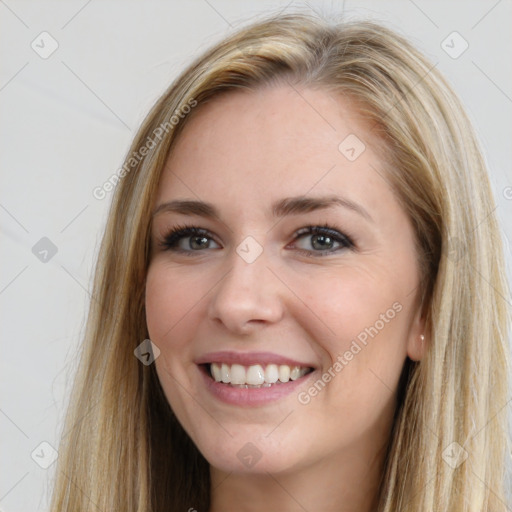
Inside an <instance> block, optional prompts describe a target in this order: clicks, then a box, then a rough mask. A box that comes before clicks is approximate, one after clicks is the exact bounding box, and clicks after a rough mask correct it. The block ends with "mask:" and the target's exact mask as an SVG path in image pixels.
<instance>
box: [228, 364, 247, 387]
mask: <svg viewBox="0 0 512 512" xmlns="http://www.w3.org/2000/svg"><path fill="white" fill-rule="evenodd" d="M223 366H224V365H223ZM245 378H246V377H245V368H244V367H243V366H242V365H241V364H233V365H231V384H245V383H246V382H245ZM251 384H252V383H251Z"/></svg>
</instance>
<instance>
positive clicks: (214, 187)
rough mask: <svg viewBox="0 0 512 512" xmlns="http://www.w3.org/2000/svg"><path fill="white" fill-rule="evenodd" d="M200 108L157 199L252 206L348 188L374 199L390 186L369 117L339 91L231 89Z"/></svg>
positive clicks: (177, 146) (165, 174)
mask: <svg viewBox="0 0 512 512" xmlns="http://www.w3.org/2000/svg"><path fill="white" fill-rule="evenodd" d="M197 108H198V111H196V112H194V116H193V117H192V118H191V119H190V121H189V122H188V124H187V125H186V126H185V127H184V130H183V132H182V133H181V135H180V137H179V139H178V140H177V141H176V144H175V146H174V148H173V150H172V152H171V154H170V155H169V158H168V161H167V163H166V166H165V169H164V172H163V176H162V181H161V184H160V189H159V193H158V199H159V200H167V199H169V198H170V197H169V196H170V195H172V196H175V195H176V196H186V197H189V198H191V199H192V198H195V199H197V197H199V198H201V199H204V198H206V197H210V198H211V197H213V198H215V200H218V201H230V202H234V203H237V204H239V205H240V204H243V205H245V206H248V205H249V204H251V203H252V201H257V202H259V203H261V201H264V200H269V202H271V201H272V200H275V199H278V198H279V197H282V196H284V195H287V196H291V195H305V194H308V193H310V192H311V193H317V192H318V193H336V192H340V191H341V190H343V192H344V193H348V194H349V195H353V197H354V198H357V197H359V198H361V199H362V198H363V197H365V198H366V202H368V201H370V202H371V201H372V198H374V199H377V198H378V197H380V200H381V201H382V200H385V196H386V193H390V192H391V191H390V190H389V186H388V184H387V183H386V181H385V180H384V179H383V174H384V173H383V172H382V169H381V162H380V159H379V157H378V155H377V152H376V150H375V147H374V142H373V141H374V137H373V135H372V133H371V124H370V123H369V122H367V121H366V120H365V119H363V117H362V116H361V115H360V114H359V112H358V110H357V108H356V107H355V104H353V103H351V102H350V100H349V99H347V98H345V97H342V96H341V95H338V96H335V95H333V94H332V93H330V92H328V91H326V90H322V89H310V88H300V89H299V88H296V87H292V86H289V85H282V86H273V87H267V88H263V89H259V90H256V91H245V90H244V91H236V92H229V93H227V94H224V95H222V96H220V97H217V98H214V99H213V100H212V101H211V102H209V103H207V104H203V105H201V106H199V107H197ZM354 157H355V158H354ZM382 189H388V190H387V191H385V190H382ZM194 196H196V197H194Z"/></svg>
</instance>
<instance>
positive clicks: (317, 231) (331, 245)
mask: <svg viewBox="0 0 512 512" xmlns="http://www.w3.org/2000/svg"><path fill="white" fill-rule="evenodd" d="M297 239H298V240H300V239H303V240H304V241H306V240H307V242H306V243H305V244H304V245H305V246H306V247H302V248H301V249H300V251H301V252H304V251H305V252H308V253H310V252H313V253H314V252H316V253H317V254H314V256H317V255H318V253H321V254H323V253H333V252H336V251H338V250H340V249H350V248H352V247H354V244H353V242H352V240H351V239H350V238H349V237H348V236H347V235H344V234H343V233H340V232H339V231H337V230H334V229H332V228H329V227H327V226H324V227H322V226H308V227H307V228H304V229H302V230H300V231H299V232H298V233H297ZM336 244H337V246H336Z"/></svg>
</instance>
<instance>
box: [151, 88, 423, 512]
mask: <svg viewBox="0 0 512 512" xmlns="http://www.w3.org/2000/svg"><path fill="white" fill-rule="evenodd" d="M198 108H200V111H198V112H195V114H196V115H195V117H194V118H192V119H191V120H190V123H189V124H188V125H187V126H186V128H185V130H184V132H183V133H182V134H181V136H180V138H179V140H178V143H177V145H176V147H175V148H174V150H173V151H172V153H171V155H170V157H169V159H168V161H167V164H166V166H165V169H164V172H163V176H162V181H161V183H160V186H159V190H158V194H157V198H156V202H155V209H156V208H157V207H158V206H160V205H161V204H163V203H166V202H169V201H172V200H178V199H179V200H192V201H204V202H207V203H211V204H212V205H213V206H214V207H215V208H216V210H217V214H218V217H211V218H209V217H205V216H202V215H198V214H197V212H196V214H194V215H187V214H185V213H177V212H175V211H169V210H165V209H161V210H160V211H159V212H158V213H157V214H156V215H155V216H154V218H153V224H152V234H151V236H152V239H151V240H152V252H151V261H150V266H149V269H148V274H147V282H146V318H147V325H148V331H149V335H150V338H151V340H152V341H153V342H154V343H155V345H157V346H158V347H159V349H160V350H161V355H160V357H158V358H157V359H156V361H155V364H156V370H157V373H158V377H159V379H160V382H161V384H162V387H163V390H164V392H165V394H166V397H167V399H168V401H169V403H170V405H171V407H172V409H173V410H174V412H175V414H176V416H177V417H178V419H179V421H180V423H181V424H182V426H183V427H184V429H185V430H186V431H187V433H188V434H189V436H190V437H191V439H192V440H193V441H194V443H195V444H196V446H197V447H198V449H199V450H200V451H201V453H202V454H203V455H204V457H205V458H206V460H207V461H208V462H209V463H210V467H211V478H212V493H211V508H210V512H220V511H226V510H238V511H253V510H254V511H258V512H261V511H262V510H271V511H273V510H279V511H281V512H287V511H296V510H301V511H303V510H309V511H311V510H322V511H335V510H336V511H344V512H347V511H352V512H366V511H368V512H369V511H371V510H372V509H373V507H374V506H375V496H376V492H377V488H378V485H379V479H380V478H381V475H382V469H383V457H384V454H385V449H386V446H387V444H388V442H389V435H390V429H391V425H392V417H393V413H394V410H395V407H396V402H395V400H396V390H397V387H398V380H399V377H400V373H401V370H402V367H403V364H404V362H405V359H406V357H407V356H409V357H410V358H411V359H414V360H418V359H420V358H421V357H422V355H423V354H422V347H423V344H422V343H421V341H420V335H421V334H422V333H423V329H424V325H423V320H422V318H421V316H420V314H419V308H418V298H419V288H418V285H419V278H420V276H419V273H418V263H417V253H416V251H415V246H414V233H413V228H412V226H411V224H410V222H409V219H408V217H407V215H406V214H405V213H404V211H403V210H402V209H401V207H400V205H399V204H398V202H397V200H396V198H395V196H394V194H393V192H392V190H391V188H390V185H389V183H388V181H387V180H385V179H383V176H384V171H383V169H382V165H381V161H380V159H379V156H378V154H377V153H376V151H374V145H373V144H372V138H371V134H370V130H369V126H368V125H366V124H365V121H364V120H363V119H361V118H360V116H359V115H358V113H357V111H356V110H354V109H353V107H352V106H351V103H350V102H349V101H348V100H347V99H346V98H340V97H335V96H334V95H333V94H332V93H329V92H326V91H325V90H321V89H311V88H297V87H296V88H292V87H290V86H288V85H278V86H272V87H267V88H265V89H260V90H258V91H255V92H247V91H244V92H240V91H237V92H234V93H229V94H227V95H225V96H223V97H219V98H216V99H215V100H214V101H211V102H210V103H208V104H206V105H203V106H201V107H198ZM349 134H356V136H357V137H359V138H360V139H361V140H362V141H364V143H365V145H366V149H365V150H364V151H363V152H362V153H361V154H360V156H358V157H357V158H356V159H355V160H354V161H349V160H348V159H347V158H346V157H345V155H344V154H342V152H341V151H340V150H339V149H338V146H339V144H340V142H342V141H343V140H344V139H345V138H346V137H347V136H348V135H349ZM327 195H329V196H332V195H336V196H339V197H343V198H344V199H347V200H349V201H351V202H353V203H355V204H356V205H357V206H358V207H360V209H364V211H365V212H366V214H364V213H360V212H358V211H356V210H354V209H352V208H347V207H344V206H338V205H336V206H331V207H329V208H324V209H315V210H312V211H301V212H298V213H297V212H295V213H293V212H292V213H288V214H287V215H285V216H282V217H273V214H272V205H273V204H274V203H275V202H277V201H279V200H282V199H283V198H287V197H292V196H301V197H307V198H317V197H320V196H327ZM176 224H178V225H186V226H192V225H194V226H198V227H200V228H203V229H204V230H206V231H207V232H208V234H207V235H204V234H200V235H197V234H196V235H194V234H192V235H190V234H188V235H185V236H183V237H182V238H181V239H180V240H179V241H178V242H176V243H175V245H174V250H173V249H172V248H167V249H164V248H163V247H161V246H159V244H160V243H161V242H162V241H163V240H164V238H165V236H166V235H167V234H168V232H169V230H170V229H171V228H172V226H174V225H176ZM324 225H328V226H329V227H330V228H331V229H335V230H336V232H340V233H343V234H345V235H346V236H348V237H349V238H351V239H352V241H353V242H354V247H349V248H347V247H344V246H343V243H342V242H340V241H339V240H337V239H336V237H334V238H333V235H332V232H331V235H329V234H325V233H321V234H320V235H319V234H314V233H313V234H301V235H300V236H299V235H297V231H298V230H300V229H301V228H304V227H307V226H324ZM248 236H250V237H252V238H253V239H254V240H255V241H257V244H259V247H260V249H261V250H262V252H261V254H259V256H257V258H256V259H255V260H254V261H252V262H248V260H247V259H245V258H243V257H242V256H243V255H244V252H243V251H242V252H240V251H239V252H237V247H239V246H240V244H241V243H242V242H243V241H244V240H245V239H246V238H247V237H248ZM251 243H252V244H254V242H251ZM176 246H177V247H178V248H181V252H178V251H177V250H176V248H177V247H176ZM241 247H242V248H243V249H245V251H249V252H250V253H252V254H255V252H254V251H256V249H255V247H256V248H258V246H257V245H248V244H247V241H246V243H245V245H244V244H242V246H241ZM301 251H302V252H301ZM329 251H330V252H329ZM319 254H320V255H319ZM393 304H395V309H396V308H398V309H399V312H397V311H396V310H394V309H393ZM397 304H398V306H397ZM390 309H391V313H393V314H392V315H391V313H389V311H390ZM386 312H388V313H387V315H388V316H387V317H386V318H385V320H386V321H385V322H383V321H382V320H381V321H380V322H378V321H379V319H382V318H383V317H382V316H381V315H382V314H386ZM391 316H392V319H390V318H389V317H391ZM370 326H374V327H376V330H377V334H375V332H373V334H374V335H373V336H371V337H370V336H369V337H368V342H367V344H366V345H363V344H361V343H359V345H360V347H361V350H360V351H358V352H357V354H356V355H354V356H353V358H351V360H349V361H348V362H347V361H346V360H345V362H346V364H344V365H343V368H342V370H341V371H338V370H336V369H335V370H334V371H333V365H334V364H335V362H336V361H339V360H340V359H339V358H338V357H339V356H340V355H341V356H343V354H344V353H346V351H348V350H349V349H350V346H351V343H352V341H353V340H355V339H357V336H358V335H359V336H360V337H361V333H362V332H365V328H369V327H370ZM218 351H222V352H229V353H230V354H235V355H234V356H233V357H235V358H236V357H238V356H239V355H240V354H242V355H244V354H245V355H247V354H249V356H251V354H253V353H255V352H257V353H261V352H265V353H267V354H270V356H268V357H270V358H272V357H274V356H275V357H276V358H277V357H279V356H281V357H286V358H291V359H293V360H294V361H296V362H297V361H298V362H300V363H302V364H304V365H305V366H308V367H311V368H313V371H312V372H311V373H308V374H306V375H304V376H303V377H301V378H300V379H298V380H296V381H294V382H293V386H294V387H293V389H292V387H291V385H290V383H287V384H283V383H281V384H279V383H276V384H273V386H272V387H269V388H262V389H256V390H253V389H240V388H237V387H233V386H232V385H231V384H223V383H217V384H216V386H217V387H218V388H222V389H221V391H220V393H223V392H224V391H223V390H225V389H226V387H230V389H231V391H233V390H234V391H233V393H234V394H233V395H232V396H234V397H235V398H234V401H235V403H233V402H227V401H225V400H223V399H222V398H219V396H218V395H215V394H214V393H212V391H211V389H210V387H209V384H210V383H214V384H215V382H214V380H215V379H212V377H210V374H209V372H208V368H209V366H208V365H206V366H204V365H203V364H202V363H205V362H206V363H207V362H208V361H207V360H208V355H209V354H211V353H212V352H218ZM255 357H257V356H255ZM337 358H338V359H337ZM256 362H257V361H253V362H252V363H256ZM270 362H271V361H270ZM252 363H251V364H252ZM266 363H269V361H266ZM205 368H206V369H205ZM329 370H330V372H331V378H330V379H329V382H328V383H327V384H326V385H325V387H323V388H320V389H321V390H320V391H318V390H317V392H316V393H315V392H314V391H312V392H309V391H308V390H311V387H312V386H313V385H314V383H315V382H316V381H318V379H321V378H322V375H325V374H327V375H329ZM277 386H284V387H283V388H279V389H280V390H283V389H292V390H291V391H289V392H286V393H283V394H282V396H281V395H279V396H278V397H277V398H275V399H272V400H265V399H263V402H262V403H247V401H244V400H246V399H247V397H248V396H249V395H250V394H251V393H253V391H258V392H259V395H258V396H262V392H263V393H265V392H267V391H269V390H271V389H275V388H276V387H277ZM286 386H288V387H289V388H286ZM301 393H302V394H301ZM230 396H231V395H230ZM251 396H255V395H254V394H253V395H251ZM267 396H268V395H267ZM308 396H309V398H310V400H309V401H308V402H307V403H305V402H306V400H305V399H304V397H306V398H307V397H308ZM299 397H302V401H301V400H300V399H299ZM247 443H252V444H251V445H248V444H247ZM240 450H242V451H241V452H240ZM247 456H249V457H248V458H247ZM258 457H259V459H258ZM256 459H257V460H256ZM254 460H256V462H254ZM193 505H194V504H193V503H191V506H192V507H193Z"/></svg>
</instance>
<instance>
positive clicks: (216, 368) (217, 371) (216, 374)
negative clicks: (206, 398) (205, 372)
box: [210, 363, 222, 382]
mask: <svg viewBox="0 0 512 512" xmlns="http://www.w3.org/2000/svg"><path fill="white" fill-rule="evenodd" d="M210 370H211V372H212V377H213V378H214V379H215V381H216V382H220V381H221V380H222V374H221V371H220V368H219V365H218V364H217V363H213V364H212V365H211V367H210Z"/></svg>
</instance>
